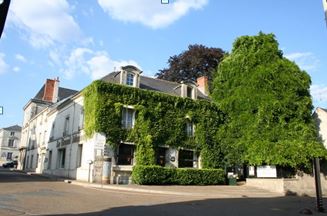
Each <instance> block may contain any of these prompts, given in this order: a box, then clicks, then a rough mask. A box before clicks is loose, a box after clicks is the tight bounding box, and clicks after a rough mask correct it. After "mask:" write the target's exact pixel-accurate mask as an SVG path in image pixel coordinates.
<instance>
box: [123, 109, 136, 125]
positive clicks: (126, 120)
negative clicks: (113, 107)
mask: <svg viewBox="0 0 327 216" xmlns="http://www.w3.org/2000/svg"><path fill="white" fill-rule="evenodd" d="M126 111H130V112H132V113H131V120H130V121H129V119H128V118H129V113H130V112H126ZM134 124H135V109H134V107H133V106H123V109H122V127H123V128H125V129H132V128H134Z"/></svg>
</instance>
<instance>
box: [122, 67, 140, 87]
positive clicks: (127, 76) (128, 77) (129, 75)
mask: <svg viewBox="0 0 327 216" xmlns="http://www.w3.org/2000/svg"><path fill="white" fill-rule="evenodd" d="M141 73H142V71H140V69H138V68H137V67H135V66H132V65H127V66H125V67H121V71H120V84H122V85H128V86H131V87H135V88H139V87H140V74H141Z"/></svg>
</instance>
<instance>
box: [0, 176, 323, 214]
mask: <svg viewBox="0 0 327 216" xmlns="http://www.w3.org/2000/svg"><path fill="white" fill-rule="evenodd" d="M185 188H186V189H187V187H181V190H183V191H185ZM202 188H203V190H204V191H205V190H206V191H208V190H209V191H211V193H210V194H209V192H206V194H208V196H207V197H206V196H204V195H200V194H199V193H196V194H195V195H172V194H153V193H145V192H132V191H119V190H104V189H94V188H89V187H83V186H76V185H71V184H67V183H64V182H59V181H51V180H49V179H48V178H45V177H42V176H30V175H27V174H25V173H19V172H15V171H10V170H8V169H0V215H1V216H10V215H82V216H84V215H110V216H112V215H113V216H115V215H117V216H124V215H133V216H141V215H142V216H144V215H154V216H166V215H167V216H175V215H177V216H182V215H187V216H197V215H200V216H205V215H242V216H243V215H244V216H247V215H286V216H287V215H303V214H300V211H301V210H303V209H308V210H310V211H311V212H312V213H313V215H327V214H321V213H317V212H315V210H314V206H315V200H314V199H313V198H309V197H278V196H276V194H271V196H269V195H270V193H269V192H266V194H265V197H260V198H259V197H251V198H249V197H239V198H228V197H224V198H222V197H219V196H218V193H220V191H221V193H224V194H228V193H229V192H228V190H231V193H234V194H235V193H237V191H238V188H237V187H213V188H214V190H212V189H211V188H207V187H202ZM229 188H230V189H229ZM167 189H168V188H167ZM170 189H171V188H170ZM174 190H176V191H178V190H179V187H174ZM190 190H197V191H201V187H190ZM242 190H244V187H243V188H242V189H241V187H240V191H242ZM245 190H246V188H245ZM190 192H192V191H190ZM240 193H241V192H240ZM242 193H243V192H242ZM256 193H257V192H256ZM215 194H217V197H216V198H215ZM234 197H235V196H234ZM325 201H326V200H325Z"/></svg>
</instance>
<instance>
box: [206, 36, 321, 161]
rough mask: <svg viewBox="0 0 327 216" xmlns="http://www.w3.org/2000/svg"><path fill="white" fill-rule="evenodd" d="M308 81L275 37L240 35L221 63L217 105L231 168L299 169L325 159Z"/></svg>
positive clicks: (221, 135)
mask: <svg viewBox="0 0 327 216" xmlns="http://www.w3.org/2000/svg"><path fill="white" fill-rule="evenodd" d="M310 84H311V80H310V76H309V75H308V74H307V73H306V72H305V71H302V70H300V68H299V67H298V66H297V65H296V64H295V63H294V62H291V61H289V60H288V59H286V58H284V57H283V53H282V51H280V50H279V49H278V42H277V41H276V39H275V36H274V35H273V34H263V33H261V32H260V33H259V34H258V35H257V36H242V37H239V38H238V39H236V41H235V42H234V44H233V49H232V52H231V53H230V55H229V56H227V57H226V58H224V60H223V61H222V62H221V63H220V64H219V67H218V70H217V71H216V74H215V79H214V84H213V85H214V86H213V87H214V91H213V94H212V96H213V100H214V101H215V102H216V103H217V104H218V106H219V107H220V109H221V110H222V111H223V112H224V113H226V114H227V115H228V119H227V123H226V124H225V125H224V126H223V127H221V128H220V131H219V132H218V135H217V136H219V140H220V144H221V145H222V148H223V149H224V151H225V155H226V158H225V160H226V161H227V163H229V164H240V163H247V164H251V165H262V164H274V165H281V166H291V167H298V166H302V165H305V164H308V162H309V161H310V160H311V158H313V157H314V156H322V155H326V151H325V149H324V148H323V146H322V144H320V143H319V142H318V141H317V132H316V128H315V124H314V122H313V119H312V116H311V111H312V108H313V106H312V101H311V96H310V92H309V88H310Z"/></svg>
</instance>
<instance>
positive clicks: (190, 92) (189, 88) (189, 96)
mask: <svg viewBox="0 0 327 216" xmlns="http://www.w3.org/2000/svg"><path fill="white" fill-rule="evenodd" d="M193 91H194V89H193V88H192V87H190V86H187V87H186V95H187V97H188V98H193V97H192V95H193Z"/></svg>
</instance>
